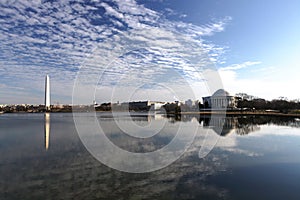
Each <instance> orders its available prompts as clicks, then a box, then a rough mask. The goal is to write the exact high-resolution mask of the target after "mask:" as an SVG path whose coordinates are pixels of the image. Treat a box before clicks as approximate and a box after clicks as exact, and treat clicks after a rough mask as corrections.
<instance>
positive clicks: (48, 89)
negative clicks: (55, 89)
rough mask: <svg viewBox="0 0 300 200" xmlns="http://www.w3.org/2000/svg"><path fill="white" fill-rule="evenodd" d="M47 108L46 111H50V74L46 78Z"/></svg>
mask: <svg viewBox="0 0 300 200" xmlns="http://www.w3.org/2000/svg"><path fill="white" fill-rule="evenodd" d="M45 109H46V112H48V111H50V79H49V76H48V75H46V78H45Z"/></svg>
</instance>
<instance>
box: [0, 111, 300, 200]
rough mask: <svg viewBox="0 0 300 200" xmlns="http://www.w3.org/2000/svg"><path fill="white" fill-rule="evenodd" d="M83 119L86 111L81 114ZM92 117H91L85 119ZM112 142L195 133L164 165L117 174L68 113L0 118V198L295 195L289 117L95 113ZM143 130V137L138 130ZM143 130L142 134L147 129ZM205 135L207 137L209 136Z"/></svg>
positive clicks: (151, 143)
mask: <svg viewBox="0 0 300 200" xmlns="http://www.w3.org/2000/svg"><path fill="white" fill-rule="evenodd" d="M82 115H83V116H88V114H82ZM90 117H91V116H90ZM97 119H98V120H99V123H100V124H101V126H102V127H106V128H105V130H106V133H105V134H106V135H107V136H108V138H110V140H111V141H112V142H113V143H114V144H116V145H118V146H120V147H122V148H124V149H126V150H128V151H133V152H152V151H155V150H157V149H160V148H162V147H163V146H164V145H166V144H168V143H169V142H170V141H171V140H172V138H174V136H175V133H176V130H177V129H178V127H179V126H181V125H182V126H183V127H184V130H185V131H186V133H189V132H190V131H191V129H192V128H191V127H195V126H198V127H199V130H198V132H197V135H196V137H195V140H194V142H193V144H192V145H191V146H190V148H189V149H188V150H187V151H186V152H185V153H184V154H183V156H181V157H180V159H178V160H177V161H176V162H174V163H173V164H171V165H169V166H168V167H166V168H164V169H161V170H158V171H154V172H150V173H141V174H132V173H126V172H120V171H117V170H114V169H111V168H109V167H107V166H105V165H103V164H101V163H100V162H99V161H98V160H96V159H95V158H94V157H93V156H91V154H90V153H89V152H88V151H87V150H86V149H85V147H84V146H83V144H82V143H81V141H80V139H79V136H78V134H77V132H76V129H75V125H74V121H73V118H72V114H68V113H51V115H50V116H49V119H47V118H46V119H45V117H44V115H43V114H2V115H0V152H1V154H0V199H1V200H6V199H7V200H8V199H23V200H25V199H30V200H33V199H91V200H93V199H272V200H274V199H300V184H299V180H300V156H299V155H300V122H299V121H298V120H297V119H294V118H278V117H245V116H244V117H227V118H226V119H224V118H222V119H210V118H209V117H204V116H191V115H187V116H181V117H179V116H169V117H166V116H159V115H147V114H145V113H136V114H135V115H133V116H131V117H130V116H126V115H122V114H120V115H118V118H117V119H115V120H116V121H114V120H113V119H112V118H111V115H110V114H108V113H97ZM131 119H133V122H134V123H135V125H138V126H140V127H147V126H148V125H149V123H153V124H154V127H155V126H161V123H162V122H163V123H164V126H163V127H164V128H163V131H162V132H160V133H159V134H157V135H155V136H154V137H151V138H143V139H138V138H133V137H132V136H129V135H128V134H124V133H123V132H124V131H123V130H122V129H120V128H119V127H118V126H117V124H116V123H117V122H118V123H121V124H122V125H124V127H125V128H127V129H129V130H133V131H134V129H133V128H132V127H130V126H132V124H130V123H129V122H130V121H131ZM220 121H221V122H222V123H225V124H224V129H223V130H222V132H221V133H220V135H221V136H220V137H218V141H217V143H216V145H215V146H214V148H213V149H212V151H211V152H210V153H209V154H208V155H207V156H206V157H204V158H199V156H198V155H199V154H198V153H199V150H200V148H201V145H203V143H202V142H203V139H204V135H205V133H206V132H207V130H212V132H208V133H209V134H211V135H213V134H215V133H214V132H213V131H218V130H220V129H219V127H218V125H219V124H220ZM142 134H146V133H143V132H141V135H142ZM146 135H147V134H146ZM211 135H209V136H211Z"/></svg>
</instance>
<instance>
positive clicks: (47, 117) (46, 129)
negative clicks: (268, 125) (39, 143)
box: [44, 113, 50, 150]
mask: <svg viewBox="0 0 300 200" xmlns="http://www.w3.org/2000/svg"><path fill="white" fill-rule="evenodd" d="M44 133H45V149H46V150H48V149H49V142H50V113H45V127H44Z"/></svg>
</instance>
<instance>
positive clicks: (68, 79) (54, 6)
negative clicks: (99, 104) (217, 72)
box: [0, 0, 231, 103]
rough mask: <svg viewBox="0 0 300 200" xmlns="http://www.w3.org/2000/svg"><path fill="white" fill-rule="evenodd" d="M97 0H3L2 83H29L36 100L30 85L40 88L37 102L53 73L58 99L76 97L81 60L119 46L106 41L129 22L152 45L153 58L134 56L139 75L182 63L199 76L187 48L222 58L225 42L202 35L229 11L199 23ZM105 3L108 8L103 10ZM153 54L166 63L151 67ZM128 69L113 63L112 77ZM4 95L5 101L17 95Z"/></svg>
mask: <svg viewBox="0 0 300 200" xmlns="http://www.w3.org/2000/svg"><path fill="white" fill-rule="evenodd" d="M93 2H94V3H92V2H91V4H90V5H86V4H84V2H83V1H82V2H80V1H78V2H76V3H72V4H70V3H69V2H68V1H59V2H41V1H35V2H32V1H22V2H20V1H16V2H14V3H9V2H4V1H2V2H0V7H1V13H0V15H1V16H5V17H6V19H5V20H1V21H0V25H1V26H0V37H1V41H0V44H1V48H0V55H1V56H0V64H1V69H0V76H1V77H6V78H5V79H4V78H2V79H1V80H0V84H3V83H5V84H7V85H10V86H11V87H12V86H14V87H21V86H23V85H26V87H28V88H27V89H28V90H26V91H27V92H28V93H27V95H26V94H25V96H24V97H23V99H24V101H27V100H26V98H27V99H28V101H31V100H32V98H29V96H30V95H31V93H30V91H32V90H34V91H35V92H36V94H40V99H39V101H38V102H32V103H39V102H42V99H43V84H44V81H43V79H44V76H45V74H50V76H51V82H52V83H53V90H52V94H53V95H54V96H56V97H57V98H58V99H59V96H62V98H64V99H65V96H69V97H70V98H71V92H72V85H73V82H74V78H75V76H76V73H77V71H78V70H79V68H80V65H81V64H82V63H85V62H86V59H88V58H89V56H90V55H91V54H92V53H93V52H94V50H95V49H96V48H97V47H100V48H103V49H104V50H105V51H106V52H107V53H109V52H111V51H112V50H113V48H115V46H114V45H113V44H112V45H110V46H107V47H104V46H102V45H103V42H104V41H106V40H107V39H109V38H112V36H113V35H114V34H116V33H118V34H119V35H122V34H124V33H126V31H128V28H127V27H126V25H128V27H129V28H131V29H133V30H134V29H138V30H139V31H140V35H137V34H136V35H135V37H136V38H135V39H137V40H138V41H139V42H140V41H143V40H144V42H145V43H146V44H147V45H148V46H147V47H148V50H149V53H148V54H147V55H144V56H145V58H147V59H148V60H145V61H144V62H140V63H138V62H131V64H132V69H135V71H132V72H133V73H132V75H133V76H135V78H138V77H139V75H140V74H139V73H138V70H140V71H142V72H143V73H144V74H143V76H141V77H144V78H148V79H149V80H150V79H151V78H153V77H154V75H159V74H160V75H162V74H164V73H166V71H165V70H166V68H168V67H169V68H173V67H174V66H180V67H177V69H176V68H174V69H175V70H177V71H180V70H181V73H184V74H185V77H186V78H188V79H191V80H194V81H195V80H199V79H198V78H197V77H196V76H194V75H195V74H196V72H197V71H201V69H200V68H195V69H194V68H192V67H191V66H189V65H188V62H187V61H186V60H182V59H181V57H186V54H187V53H190V54H191V56H195V54H196V53H197V52H198V53H199V54H198V56H199V58H200V60H201V63H202V65H201V66H205V65H206V64H207V63H210V62H211V61H209V60H208V59H204V58H205V57H209V56H210V55H211V57H213V58H214V60H218V57H219V56H220V55H221V54H222V51H223V48H222V47H218V46H215V45H213V44H207V43H205V41H204V40H203V39H202V38H201V37H202V36H208V35H212V34H214V33H216V32H220V31H223V30H224V27H225V26H226V23H228V21H230V20H231V19H230V18H229V17H226V18H225V19H223V20H220V21H216V22H212V23H209V24H207V25H203V26H195V25H192V24H187V23H184V22H180V21H168V20H166V19H165V18H163V17H161V15H162V14H161V13H158V12H156V11H154V10H151V9H148V8H146V7H145V6H143V5H139V4H137V2H136V1H134V0H118V1H117V0H115V1H112V3H110V4H108V3H103V2H102V1H93ZM103 8H104V9H105V13H102V12H103ZM30 10H32V11H30ZM112 24H114V26H112ZM141 28H143V29H144V31H143V29H141ZM145 30H150V31H152V32H149V31H148V32H146V31H145ZM177 34H179V35H184V36H185V37H186V38H189V39H188V40H190V41H193V42H194V45H195V47H196V48H199V49H198V51H195V52H188V50H189V49H190V47H188V46H184V45H183V43H182V41H180V37H177ZM138 36H139V37H138ZM116 38H117V37H115V39H116ZM188 40H187V41H188ZM115 41H116V40H115ZM176 49H177V52H176V51H175V50H176ZM171 50H172V51H171ZM200 50H201V51H200ZM166 52H167V54H166ZM170 52H173V54H172V53H171V54H170ZM175 53H177V54H178V56H177V57H176V56H174V55H175ZM153 55H155V56H153ZM101 59H103V58H101ZM151 59H157V60H156V62H157V63H159V64H160V65H164V66H166V67H165V68H162V69H160V68H153V67H152V68H149V66H146V65H147V64H149V62H150V61H151ZM147 62H148V63H147ZM199 62H200V61H199ZM98 67H99V66H98ZM99 68H100V69H98V70H101V67H99ZM137 69H138V70H137ZM126 70H127V68H126V66H122V67H120V66H119V67H117V66H115V68H112V69H111V72H110V73H111V75H109V76H107V78H108V79H107V81H115V79H116V77H118V76H119V75H120V74H122V73H123V72H124V71H126ZM195 77H196V79H195ZM54 86H55V87H54ZM67 90H68V91H67ZM5 98H6V97H4V98H3V99H4V101H6V100H7V101H11V100H12V99H9V98H8V97H7V98H6V100H5ZM28 101H27V103H30V102H28ZM8 103H9V102H8ZM25 103H26V102H25ZM64 103H70V102H64Z"/></svg>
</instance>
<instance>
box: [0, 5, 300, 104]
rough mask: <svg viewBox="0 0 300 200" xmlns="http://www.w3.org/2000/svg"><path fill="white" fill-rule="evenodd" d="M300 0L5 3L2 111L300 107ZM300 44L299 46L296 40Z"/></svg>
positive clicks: (0, 36) (1, 17)
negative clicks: (240, 99)
mask: <svg viewBox="0 0 300 200" xmlns="http://www.w3.org/2000/svg"><path fill="white" fill-rule="evenodd" d="M299 8H300V1H298V0H289V1H283V0H282V1H281V0H265V1H259V0H251V1H250V0H241V1H235V0H190V1H183V0H147V1H146V0H136V1H135V0H92V1H83V0H77V1H68V0H63V1H25V0H24V1H4V0H0V11H1V12H0V104H16V103H28V104H43V102H44V87H45V86H44V79H45V76H46V74H48V75H49V76H50V81H51V103H52V104H57V103H60V104H70V103H72V102H73V103H74V102H75V103H91V102H92V100H93V99H95V100H96V101H97V102H107V101H128V100H146V99H149V100H161V101H173V100H182V101H183V100H186V99H189V98H191V99H201V97H202V96H206V95H211V94H212V93H213V92H214V91H215V90H217V89H218V88H220V87H223V88H224V89H225V90H227V91H228V92H229V93H230V94H232V95H234V94H236V93H240V92H243V93H247V94H250V95H253V96H256V97H261V98H265V99H268V100H271V99H275V98H278V97H280V96H284V97H287V98H288V99H290V100H293V99H299V98H300V94H299V91H298V90H297V86H298V85H300V79H299V78H298V74H299V72H300V66H299V63H300V56H299V52H300V40H299V38H298V37H299V35H300V12H299ZM297 36H298V37H297Z"/></svg>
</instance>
